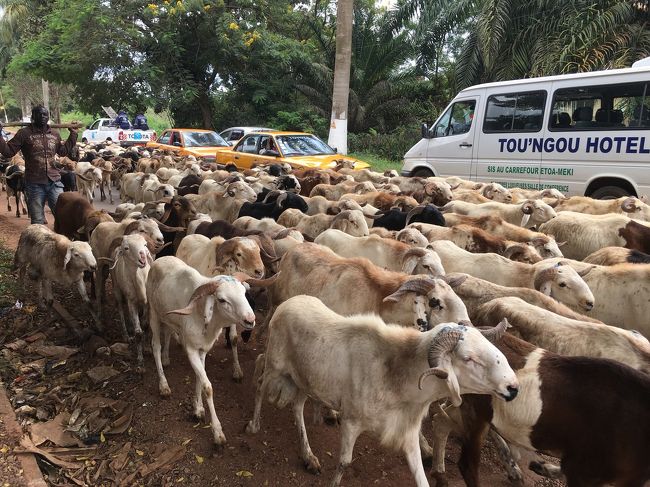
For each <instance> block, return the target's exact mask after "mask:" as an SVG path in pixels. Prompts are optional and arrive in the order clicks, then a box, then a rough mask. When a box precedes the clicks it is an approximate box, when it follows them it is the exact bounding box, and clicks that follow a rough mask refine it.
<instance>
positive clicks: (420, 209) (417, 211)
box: [404, 205, 426, 226]
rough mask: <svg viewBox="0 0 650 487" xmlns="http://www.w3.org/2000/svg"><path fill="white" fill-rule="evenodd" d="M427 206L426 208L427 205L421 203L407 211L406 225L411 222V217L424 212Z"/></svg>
mask: <svg viewBox="0 0 650 487" xmlns="http://www.w3.org/2000/svg"><path fill="white" fill-rule="evenodd" d="M425 208H426V206H424V205H420V206H416V207H415V208H413V209H412V210H411V211H409V212H408V213H407V215H406V223H405V224H404V226H407V225H408V224H409V222H410V221H411V218H413V217H414V216H417V215H419V214H420V213H422V212H423V211H424V209H425Z"/></svg>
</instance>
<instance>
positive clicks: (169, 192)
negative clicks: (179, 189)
mask: <svg viewBox="0 0 650 487" xmlns="http://www.w3.org/2000/svg"><path fill="white" fill-rule="evenodd" d="M174 193H175V190H174V187H173V186H172V185H171V184H161V185H160V186H158V188H157V189H156V190H155V195H156V198H160V199H163V198H173V197H174Z"/></svg>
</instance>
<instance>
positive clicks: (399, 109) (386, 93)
mask: <svg viewBox="0 0 650 487" xmlns="http://www.w3.org/2000/svg"><path fill="white" fill-rule="evenodd" d="M315 30H317V29H315ZM321 49H322V50H323V55H322V58H321V59H319V60H318V61H311V62H307V63H305V64H302V65H300V66H299V69H297V71H298V72H299V73H300V76H299V80H298V84H297V86H296V88H297V89H298V90H299V91H300V92H301V93H302V94H303V95H305V97H306V98H307V99H308V100H309V102H310V103H311V105H312V106H313V108H314V109H315V110H316V111H317V112H318V113H319V114H320V115H322V116H323V117H325V118H327V117H328V116H329V115H330V113H331V112H330V110H331V107H332V97H331V94H332V84H333V71H332V69H331V67H330V66H331V60H332V59H333V58H334V49H332V48H331V47H330V46H329V45H328V44H326V43H323V44H322V45H321ZM351 52H352V59H351V66H350V85H349V99H348V104H347V106H348V114H347V126H348V131H350V132H355V133H358V132H366V131H367V130H369V129H371V128H372V129H376V130H379V131H382V132H383V131H387V130H388V129H390V128H392V122H393V121H394V120H395V119H396V118H399V115H400V114H403V111H405V110H406V108H407V104H408V100H407V97H406V96H405V94H406V93H408V89H409V87H410V85H409V83H410V82H411V81H413V79H414V75H415V71H414V70H413V69H412V66H410V65H409V59H410V58H411V57H412V55H413V49H412V45H411V43H410V40H409V36H408V33H407V32H401V33H399V34H397V35H395V34H393V33H392V31H391V29H390V28H389V26H388V24H387V22H386V17H384V16H380V15H379V13H378V12H377V11H376V10H375V9H373V8H370V9H368V8H363V6H357V8H355V9H354V28H353V31H352V46H351ZM330 145H331V144H330ZM337 148H338V149H341V147H340V146H337Z"/></svg>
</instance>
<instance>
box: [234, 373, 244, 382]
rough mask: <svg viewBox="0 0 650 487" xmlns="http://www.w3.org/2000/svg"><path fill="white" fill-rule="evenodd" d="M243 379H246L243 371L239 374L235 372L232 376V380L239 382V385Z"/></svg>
mask: <svg viewBox="0 0 650 487" xmlns="http://www.w3.org/2000/svg"><path fill="white" fill-rule="evenodd" d="M243 378H244V373H243V372H242V371H241V370H240V371H238V372H233V374H232V380H234V381H235V382H237V384H241V381H242V380H243Z"/></svg>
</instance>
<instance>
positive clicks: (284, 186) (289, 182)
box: [257, 175, 300, 203]
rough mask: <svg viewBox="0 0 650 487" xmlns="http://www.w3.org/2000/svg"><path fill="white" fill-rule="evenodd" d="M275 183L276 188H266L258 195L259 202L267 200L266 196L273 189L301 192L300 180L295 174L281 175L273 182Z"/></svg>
mask: <svg viewBox="0 0 650 487" xmlns="http://www.w3.org/2000/svg"><path fill="white" fill-rule="evenodd" d="M273 184H274V185H275V189H267V188H264V189H263V190H262V191H261V192H260V193H259V194H258V195H257V203H261V202H263V201H265V200H266V196H267V195H268V194H269V193H270V192H271V191H289V192H290V193H300V182H299V181H298V178H296V177H295V176H293V175H287V176H279V177H278V178H277V179H276V180H275V181H274V182H273Z"/></svg>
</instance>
